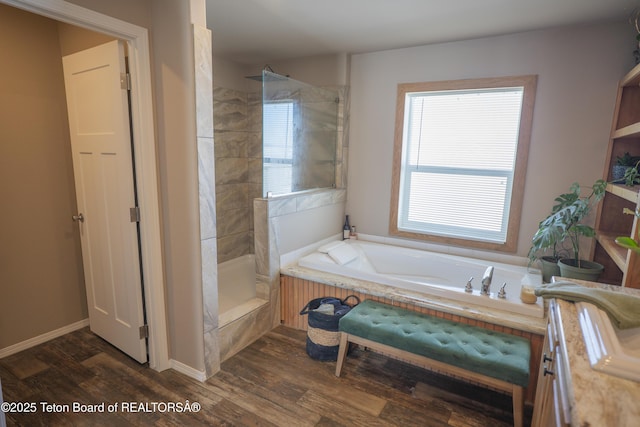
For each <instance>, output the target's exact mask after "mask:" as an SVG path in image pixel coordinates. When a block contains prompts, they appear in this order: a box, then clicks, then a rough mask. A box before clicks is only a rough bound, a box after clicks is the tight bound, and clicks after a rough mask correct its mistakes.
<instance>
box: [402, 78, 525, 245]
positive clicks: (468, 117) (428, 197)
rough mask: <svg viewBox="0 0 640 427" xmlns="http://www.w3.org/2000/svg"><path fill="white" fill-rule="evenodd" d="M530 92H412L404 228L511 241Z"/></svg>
mask: <svg viewBox="0 0 640 427" xmlns="http://www.w3.org/2000/svg"><path fill="white" fill-rule="evenodd" d="M523 93H524V88H523V87H505V88H489V89H468V90H447V91H433V92H412V93H407V94H406V96H405V120H404V129H403V144H402V150H403V151H402V165H401V174H400V192H399V207H398V208H399V209H398V229H399V230H403V231H409V232H418V233H427V234H436V235H443V236H454V237H460V238H465V239H475V240H483V241H490V242H500V243H503V242H505V239H506V235H507V228H508V218H509V209H510V201H511V193H512V188H513V177H514V168H515V161H516V153H517V145H518V137H519V126H520V116H521V111H522V100H523Z"/></svg>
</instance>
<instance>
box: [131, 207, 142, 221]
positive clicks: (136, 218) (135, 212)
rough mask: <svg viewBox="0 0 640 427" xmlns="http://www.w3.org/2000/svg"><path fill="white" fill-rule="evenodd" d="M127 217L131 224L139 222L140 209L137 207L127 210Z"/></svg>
mask: <svg viewBox="0 0 640 427" xmlns="http://www.w3.org/2000/svg"><path fill="white" fill-rule="evenodd" d="M129 217H130V218H131V222H140V208H139V207H138V206H136V207H133V208H129Z"/></svg>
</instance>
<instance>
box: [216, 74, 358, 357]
mask: <svg viewBox="0 0 640 427" xmlns="http://www.w3.org/2000/svg"><path fill="white" fill-rule="evenodd" d="M259 80H261V81H260V82H251V81H248V82H249V84H247V87H249V88H250V89H249V90H247V91H241V90H237V89H230V88H224V87H220V86H216V85H215V84H214V90H213V101H214V108H213V111H214V155H215V173H216V231H217V253H218V260H217V261H218V307H219V316H218V324H219V325H218V326H219V340H220V360H226V359H227V358H229V357H230V356H232V355H233V354H235V353H236V352H238V351H239V350H241V349H242V348H244V347H245V346H246V345H248V344H250V343H251V342H253V341H254V340H255V339H257V338H258V337H260V336H261V335H262V334H264V333H265V332H267V331H269V330H270V329H272V328H273V327H275V326H277V325H278V324H279V322H280V318H279V307H278V288H279V271H277V270H278V269H277V268H276V269H274V268H273V267H272V266H273V265H274V262H275V265H279V259H277V260H273V259H271V260H270V259H264V258H265V257H266V258H270V257H277V251H273V250H269V248H270V247H272V246H273V244H274V242H270V241H269V235H270V233H269V232H268V229H269V226H270V225H269V213H268V206H269V202H270V201H274V200H277V201H283V200H286V199H287V198H290V197H291V198H294V197H297V196H296V194H298V195H299V194H301V193H300V192H301V191H304V190H310V189H317V188H335V187H336V183H338V184H339V183H341V182H342V177H341V176H338V175H341V172H342V170H343V168H342V167H341V159H342V147H343V143H342V138H343V132H342V126H343V125H342V119H341V117H342V111H343V109H344V107H343V106H344V94H345V93H346V90H345V89H344V88H337V87H335V88H330V89H329V88H317V87H313V86H310V85H308V84H305V83H302V82H299V81H297V80H295V79H292V78H287V77H284V76H280V75H278V74H275V73H270V72H269V71H263V72H262V75H261V78H260V79H259ZM214 82H215V79H214ZM254 88H255V89H254ZM263 112H264V120H263ZM337 171H339V172H337ZM342 194H343V193H342ZM254 204H255V206H257V208H256V209H257V210H256V211H254ZM256 254H257V256H256ZM264 254H266V255H264Z"/></svg>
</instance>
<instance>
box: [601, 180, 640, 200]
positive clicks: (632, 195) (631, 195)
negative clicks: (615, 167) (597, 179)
mask: <svg viewBox="0 0 640 427" xmlns="http://www.w3.org/2000/svg"><path fill="white" fill-rule="evenodd" d="M639 190H640V188H639V187H628V186H626V185H624V184H607V192H609V193H611V194H615V195H616V196H618V197H622V198H623V199H625V200H628V201H630V202H631V203H633V204H636V203H638V191H639Z"/></svg>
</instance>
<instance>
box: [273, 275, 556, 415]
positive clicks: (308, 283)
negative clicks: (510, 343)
mask: <svg viewBox="0 0 640 427" xmlns="http://www.w3.org/2000/svg"><path fill="white" fill-rule="evenodd" d="M349 295H356V296H357V297H358V298H360V300H362V301H364V300H365V299H371V300H374V301H380V302H383V303H387V304H392V305H396V306H399V307H402V308H406V309H409V310H415V311H417V312H420V313H425V314H428V315H431V316H436V317H442V318H444V319H450V320H453V321H455V322H460V323H466V324H470V325H475V326H479V327H482V328H485V329H489V330H494V331H500V332H504V333H508V334H513V335H517V336H521V337H525V338H527V339H529V341H530V342H531V361H530V378H529V385H528V386H527V388H526V390H525V395H524V397H525V402H526V403H527V404H530V405H532V404H533V401H534V398H535V395H536V385H537V380H538V376H537V374H538V371H539V367H540V356H541V355H542V344H543V341H544V336H542V335H538V334H534V333H532V332H527V331H521V330H518V329H513V328H510V327H507V326H502V325H496V324H492V323H488V322H484V321H481V320H476V319H472V318H468V317H463V316H459V315H456V314H451V313H445V312H442V311H437V310H433V309H431V308H427V307H422V306H418V305H413V304H409V303H405V302H398V301H393V300H391V299H389V298H385V297H380V296H375V295H371V294H367V293H364V292H356V291H352V290H349V289H344V288H340V287H337V286H331V285H326V284H324V283H319V282H314V281H312V280H305V279H300V278H297V277H292V276H286V275H281V276H280V317H281V323H282V324H283V325H284V326H288V327H290V328H294V329H300V330H305V331H306V330H307V316H301V315H300V310H302V308H303V307H304V306H305V305H306V304H307V303H308V302H309V301H310V300H312V299H315V298H321V297H336V298H340V299H344V298H346V297H347V296H349Z"/></svg>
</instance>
